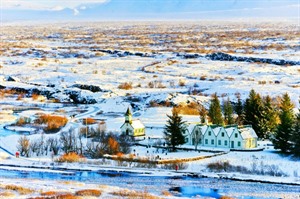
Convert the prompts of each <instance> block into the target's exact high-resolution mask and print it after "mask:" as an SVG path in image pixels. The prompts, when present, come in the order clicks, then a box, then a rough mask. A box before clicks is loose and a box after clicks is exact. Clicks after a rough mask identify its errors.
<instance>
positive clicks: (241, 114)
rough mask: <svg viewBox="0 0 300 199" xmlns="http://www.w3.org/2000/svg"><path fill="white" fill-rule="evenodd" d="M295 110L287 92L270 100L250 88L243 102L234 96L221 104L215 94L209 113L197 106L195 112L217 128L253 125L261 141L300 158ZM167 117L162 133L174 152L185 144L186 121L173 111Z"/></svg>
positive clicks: (299, 127)
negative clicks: (265, 140)
mask: <svg viewBox="0 0 300 199" xmlns="http://www.w3.org/2000/svg"><path fill="white" fill-rule="evenodd" d="M294 107H295V105H294V104H293V103H292V101H291V99H290V96H289V95H288V93H285V94H283V95H282V96H280V97H277V98H275V99H272V98H271V97H270V96H269V95H267V96H263V97H261V96H260V94H259V93H256V92H255V91H254V90H253V89H252V90H251V91H250V93H249V96H248V97H247V98H246V100H245V101H242V100H241V98H240V96H239V95H237V102H236V103H232V102H231V101H230V99H229V98H227V99H225V100H223V101H222V104H221V102H220V100H219V98H218V96H217V94H216V93H215V94H213V95H212V96H211V100H210V105H209V108H208V110H207V109H206V108H205V107H204V106H203V105H201V104H199V107H198V112H199V115H200V121H201V123H205V122H207V120H209V121H210V122H211V123H213V124H218V125H231V124H237V125H252V128H253V129H254V130H255V132H256V133H257V136H258V137H259V138H260V139H270V140H271V141H272V142H273V144H274V147H275V148H276V149H280V150H281V151H282V152H284V153H293V154H295V155H297V156H300V110H299V113H298V114H297V115H296V114H295V113H294V111H293V109H294ZM168 118H169V119H168V121H167V124H166V126H165V130H164V134H165V138H166V141H167V143H168V144H169V145H170V146H171V147H172V150H175V147H176V146H177V145H180V144H184V136H183V133H184V132H185V130H186V129H185V128H186V127H185V122H184V121H183V120H182V117H181V116H179V115H178V112H176V110H175V109H173V112H172V115H168Z"/></svg>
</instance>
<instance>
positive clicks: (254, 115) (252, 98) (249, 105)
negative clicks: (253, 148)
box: [244, 89, 263, 138]
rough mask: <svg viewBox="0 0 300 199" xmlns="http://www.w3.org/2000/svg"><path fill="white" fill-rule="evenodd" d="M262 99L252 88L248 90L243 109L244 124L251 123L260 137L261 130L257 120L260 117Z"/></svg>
mask: <svg viewBox="0 0 300 199" xmlns="http://www.w3.org/2000/svg"><path fill="white" fill-rule="evenodd" d="M262 107H263V105H262V99H261V97H260V95H259V94H257V93H256V92H255V91H254V90H253V89H252V90H251V91H250V94H249V97H248V98H247V99H246V102H245V106H244V110H245V121H244V124H248V125H249V124H250V125H252V127H253V129H254V130H255V132H256V134H257V136H258V137H259V138H262V137H263V135H262V132H261V129H260V126H259V121H260V119H261V118H262Z"/></svg>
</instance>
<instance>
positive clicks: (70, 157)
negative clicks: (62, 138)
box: [56, 152, 83, 162]
mask: <svg viewBox="0 0 300 199" xmlns="http://www.w3.org/2000/svg"><path fill="white" fill-rule="evenodd" d="M82 160H83V157H82V156H80V155H78V154H77V153H74V152H70V153H65V154H64V155H62V156H60V157H59V158H58V159H57V160H56V161H57V162H81V161H82Z"/></svg>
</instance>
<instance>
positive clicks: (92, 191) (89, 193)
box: [75, 189, 102, 197]
mask: <svg viewBox="0 0 300 199" xmlns="http://www.w3.org/2000/svg"><path fill="white" fill-rule="evenodd" d="M101 194H102V192H101V191H100V190H97V189H84V190H80V191H76V193H75V195H76V196H96V197H99V196H101Z"/></svg>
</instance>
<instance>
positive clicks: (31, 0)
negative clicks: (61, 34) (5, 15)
mask: <svg viewBox="0 0 300 199" xmlns="http://www.w3.org/2000/svg"><path fill="white" fill-rule="evenodd" d="M108 1H109V0H84V1H81V0H1V9H29V10H62V9H64V8H70V9H75V8H77V7H78V6H85V5H88V4H99V3H105V2H108Z"/></svg>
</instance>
